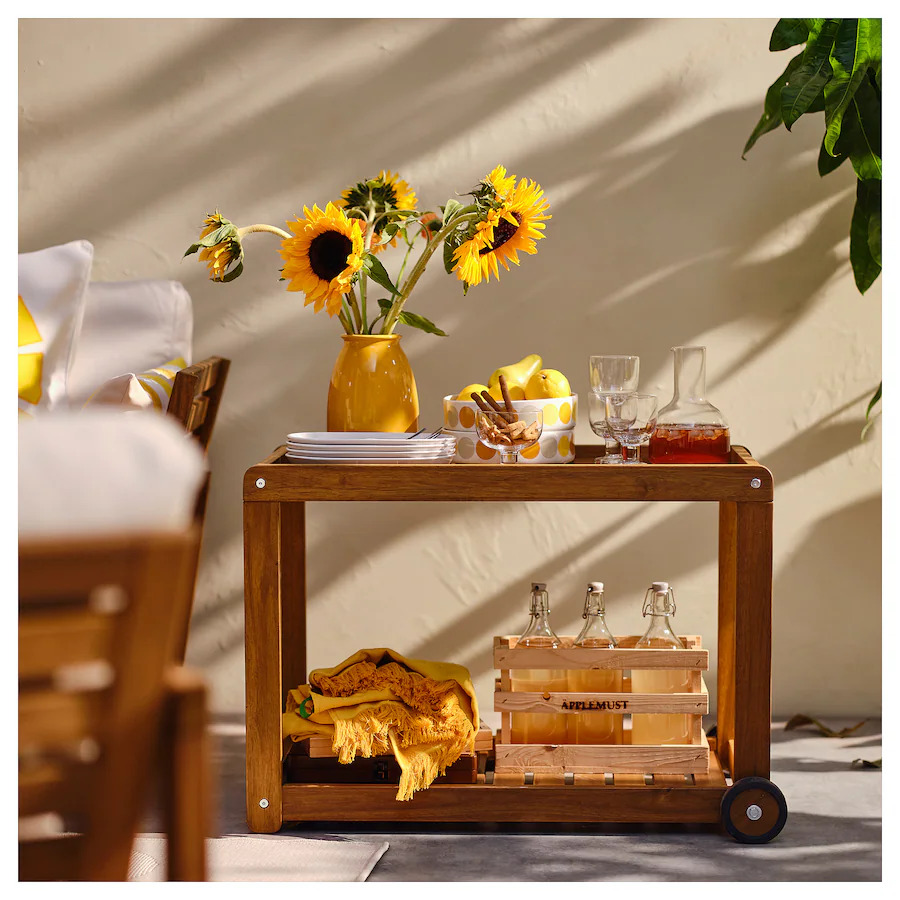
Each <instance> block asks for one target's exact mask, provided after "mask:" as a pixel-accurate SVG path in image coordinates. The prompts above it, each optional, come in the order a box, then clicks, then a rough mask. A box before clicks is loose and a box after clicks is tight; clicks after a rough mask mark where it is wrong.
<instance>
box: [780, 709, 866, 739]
mask: <svg viewBox="0 0 900 900" xmlns="http://www.w3.org/2000/svg"><path fill="white" fill-rule="evenodd" d="M868 721H869V720H868V719H863V720H862V722H857V723H856V724H855V725H848V726H847V727H846V728H842V729H841V730H840V731H835V730H834V729H832V728H829V727H828V726H827V725H825V724H823V723H822V722H820V721H819V720H818V719H814V718H812V717H811V716H805V715H803V714H802V713H798V714H797V715H796V716H791V718H790V719H789V720H788V721H787V722H786V723H785V726H784V730H785V731H793V730H794V729H795V728H801V727H802V726H803V725H815V727H816V728H818V729H819V731H820V732H821V733H822V734H824V735H825V737H836V738H845V737H849V736H850V735H851V734H853V732H854V731H857V730H859V729H860V728H862V727H863V725H865V724H866V722H868Z"/></svg>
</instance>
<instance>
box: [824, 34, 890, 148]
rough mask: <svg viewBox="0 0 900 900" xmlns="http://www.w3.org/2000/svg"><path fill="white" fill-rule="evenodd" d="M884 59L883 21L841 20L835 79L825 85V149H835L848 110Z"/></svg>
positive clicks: (833, 55)
mask: <svg viewBox="0 0 900 900" xmlns="http://www.w3.org/2000/svg"><path fill="white" fill-rule="evenodd" d="M880 61H881V20H880V19H841V20H840V26H839V28H838V31H837V36H836V37H835V40H834V44H833V46H832V48H831V55H830V65H831V70H832V78H831V79H830V80H829V82H828V84H827V85H826V86H825V149H826V150H827V151H828V152H829V153H833V152H834V145H835V144H836V143H837V140H838V137H839V136H840V133H841V123H842V120H843V118H844V113H845V111H846V110H847V107H848V106H849V105H850V102H851V100H852V99H853V95H854V94H855V93H856V91H857V89H858V88H859V86H860V85H861V84H862V83H863V79H864V78H865V77H866V72H867V70H868V67H869V65H870V64H874V65H877V64H878V63H879V62H880Z"/></svg>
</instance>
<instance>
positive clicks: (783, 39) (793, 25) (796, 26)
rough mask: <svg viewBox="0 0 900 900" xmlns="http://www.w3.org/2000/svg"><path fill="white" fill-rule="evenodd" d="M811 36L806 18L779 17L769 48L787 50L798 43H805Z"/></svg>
mask: <svg viewBox="0 0 900 900" xmlns="http://www.w3.org/2000/svg"><path fill="white" fill-rule="evenodd" d="M808 37H809V25H808V24H807V20H806V19H779V20H778V24H777V25H776V26H775V29H774V30H773V31H772V37H771V38H770V39H769V49H770V50H772V51H773V52H774V51H776V50H787V49H788V47H794V46H796V45H797V44H803V43H805V42H806V39H807V38H808Z"/></svg>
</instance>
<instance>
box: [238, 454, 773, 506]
mask: <svg viewBox="0 0 900 900" xmlns="http://www.w3.org/2000/svg"><path fill="white" fill-rule="evenodd" d="M599 452H600V448H599V447H596V446H590V445H585V446H579V447H578V448H577V449H576V455H575V460H574V461H573V462H571V463H568V464H566V465H541V464H537V465H535V464H527V465H518V464H515V465H508V466H503V465H465V464H450V465H429V464H421V465H378V464H374V465H373V464H368V463H367V464H349V465H348V464H341V465H327V464H313V465H311V464H303V463H295V462H292V461H290V460H288V459H286V457H285V448H284V447H283V446H281V447H279V448H278V449H277V450H275V451H274V452H273V453H272V454H271V455H270V456H268V457H267V458H266V459H264V460H262V462H259V463H257V464H256V465H255V466H252V467H251V468H249V469H248V470H247V472H246V474H245V475H244V500H245V501H263V502H266V501H268V502H281V503H285V502H303V501H316V500H504V501H510V500H706V501H713V502H723V501H735V502H747V501H749V502H769V501H771V500H772V497H773V482H772V473H771V472H770V471H769V470H768V469H767V468H765V466H762V465H760V464H759V463H758V462H757V461H756V460H755V459H754V458H753V457H752V456H751V455H750V452H749V451H748V450H747V449H746V448H745V447H740V446H733V447H732V448H731V462H730V463H720V464H717V465H711V464H702V465H665V464H662V465H658V464H653V465H642V466H598V465H595V464H594V458H595V457H596V456H597V455H598V453H599Z"/></svg>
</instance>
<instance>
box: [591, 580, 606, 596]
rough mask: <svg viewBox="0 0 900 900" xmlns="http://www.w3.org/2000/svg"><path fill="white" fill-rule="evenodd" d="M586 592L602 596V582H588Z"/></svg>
mask: <svg viewBox="0 0 900 900" xmlns="http://www.w3.org/2000/svg"><path fill="white" fill-rule="evenodd" d="M588 590H589V591H590V592H591V593H593V594H602V593H603V582H602V581H589V582H588Z"/></svg>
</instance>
